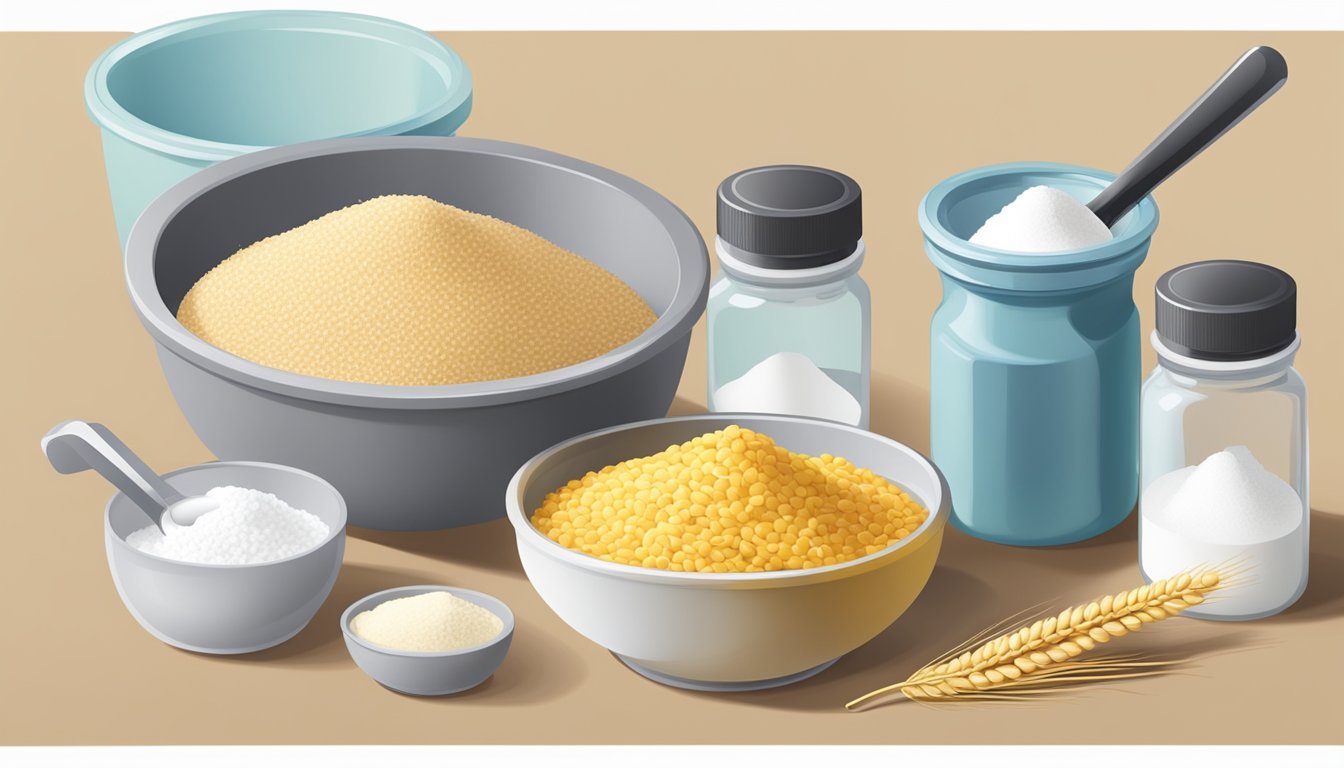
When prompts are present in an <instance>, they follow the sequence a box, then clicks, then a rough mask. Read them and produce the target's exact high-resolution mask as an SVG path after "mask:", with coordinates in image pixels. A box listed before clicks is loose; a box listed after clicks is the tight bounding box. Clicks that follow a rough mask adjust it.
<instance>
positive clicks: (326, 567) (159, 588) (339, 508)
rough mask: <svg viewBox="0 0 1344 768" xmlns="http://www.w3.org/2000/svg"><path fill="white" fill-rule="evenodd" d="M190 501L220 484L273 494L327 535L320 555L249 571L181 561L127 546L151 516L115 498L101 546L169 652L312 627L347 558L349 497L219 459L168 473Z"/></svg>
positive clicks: (122, 591) (225, 648)
mask: <svg viewBox="0 0 1344 768" xmlns="http://www.w3.org/2000/svg"><path fill="white" fill-rule="evenodd" d="M164 478H166V479H167V480H168V482H169V484H170V485H172V486H173V487H174V488H176V489H178V490H179V491H182V492H183V493H185V494H188V495H191V494H201V493H205V492H206V491H208V490H210V489H211V488H214V487H216V486H223V485H236V486H240V487H243V488H255V489H256V490H259V491H265V492H267V493H273V494H275V495H276V496H278V497H279V498H280V499H282V500H283V501H285V503H287V504H289V505H291V506H293V507H295V508H297V509H302V510H305V511H307V512H310V513H312V514H314V515H317V516H318V517H319V518H321V520H322V522H324V523H326V524H327V527H328V528H330V529H331V531H330V532H329V533H328V534H327V538H326V539H324V540H323V541H322V543H321V544H319V545H318V546H317V547H316V548H314V549H310V550H308V551H307V552H303V553H301V554H298V555H294V556H292V557H287V558H285V559H283V560H273V561H271V562H268V563H252V564H247V565H214V564H207V563H185V562H182V561H180V560H169V559H168V558H164V557H159V556H158V555H151V554H149V553H148V552H142V551H140V550H138V549H136V548H135V547H132V546H131V545H130V544H127V543H126V537H127V536H129V535H130V534H131V533H132V532H133V531H136V530H139V529H141V528H144V527H145V526H147V525H150V521H149V518H148V517H146V516H145V513H144V512H142V511H141V510H140V508H139V507H137V506H136V505H135V503H134V502H133V501H131V500H130V499H129V498H127V496H126V495H125V494H123V493H121V492H120V491H118V492H117V493H116V494H115V495H114V496H113V497H112V500H111V501H109V502H108V503H107V510H106V513H105V514H104V525H103V532H104V539H105V543H106V545H107V564H108V567H109V568H110V569H111V570H112V581H113V583H115V584H116V586H117V594H119V595H121V601H122V602H123V603H125V604H126V609H127V610H128V611H130V612H131V615H132V616H134V617H135V620H136V621H138V622H140V626H142V627H144V628H145V630H146V631H148V632H149V633H150V634H151V635H153V636H155V637H157V638H158V639H160V640H162V641H163V642H165V643H168V644H169V645H172V646H176V647H178V648H182V649H184V650H188V651H195V652H197V653H218V654H234V653H250V652H252V651H260V650H262V649H264V648H270V647H271V646H274V645H279V644H280V643H283V642H284V641H286V640H288V639H289V638H291V637H293V636H294V635H296V634H298V633H299V630H301V629H303V628H304V627H305V626H307V624H308V622H309V620H311V619H312V618H313V614H315V613H317V609H318V608H319V607H320V606H321V605H322V603H323V601H325V600H326V599H327V595H328V594H330V593H331V588H332V586H333V585H334V584H335V583H336V574H337V573H338V572H339V571H340V569H341V558H342V557H343V556H344V554H345V500H344V499H342V498H341V494H340V493H339V492H337V490H336V489H335V488H333V487H332V486H331V484H330V483H328V482H327V481H326V480H323V479H322V478H320V477H318V476H317V475H314V474H310V473H308V472H304V471H303V470H301V469H294V468H293V467H286V466H282V465H279V464H263V463H260V462H251V461H220V462H214V463H211V464H198V465H195V466H191V467H184V468H182V469H178V470H175V471H172V472H169V473H167V474H165V475H164Z"/></svg>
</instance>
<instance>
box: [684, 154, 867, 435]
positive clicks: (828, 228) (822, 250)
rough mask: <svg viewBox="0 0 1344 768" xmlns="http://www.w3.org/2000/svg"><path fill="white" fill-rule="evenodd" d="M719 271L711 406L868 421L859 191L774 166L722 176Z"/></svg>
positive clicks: (711, 329)
mask: <svg viewBox="0 0 1344 768" xmlns="http://www.w3.org/2000/svg"><path fill="white" fill-rule="evenodd" d="M718 214H719V215H718V238H717V240H716V249H717V252H718V257H719V266H720V268H721V275H720V278H719V280H718V281H717V282H716V283H715V284H714V285H713V287H711V289H710V294H709V307H708V312H707V315H708V317H707V321H708V335H709V344H708V355H709V360H708V373H709V408H710V410H712V411H739V412H753V413H777V414H789V415H794V416H805V417H811V418H820V419H829V420H831V421H839V422H842V423H846V424H852V425H855V426H859V427H862V428H867V426H868V410H869V409H868V404H869V366H870V351H869V350H870V335H871V320H870V318H871V304H870V296H869V292H868V286H867V285H866V284H865V283H864V282H863V279H862V278H861V277H859V274H858V272H859V267H860V266H861V265H862V264H863V258H864V250H865V249H864V243H863V239H862V216H861V202H860V190H859V186H858V184H857V183H855V182H854V180H853V179H851V178H849V177H848V176H845V175H844V174H841V173H837V172H835V171H830V170H827V169H824V168H815V167H812V166H798V165H775V166H766V167H762V168H752V169H749V170H746V171H741V172H739V173H736V174H733V175H732V176H729V177H728V178H727V179H725V180H724V182H723V183H722V184H720V185H719V192H718Z"/></svg>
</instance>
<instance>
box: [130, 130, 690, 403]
mask: <svg viewBox="0 0 1344 768" xmlns="http://www.w3.org/2000/svg"><path fill="white" fill-rule="evenodd" d="M408 149H409V150H419V151H441V152H463V153H470V154H477V155H487V156H495V157H502V158H506V159H508V160H511V161H517V162H523V163H531V164H536V165H542V166H547V167H550V168H553V169H555V170H558V171H562V172H566V173H570V174H573V175H575V176H579V177H582V178H585V179H588V180H590V181H592V182H596V183H598V184H601V185H603V186H606V187H609V188H611V189H613V190H615V191H617V192H619V193H621V194H624V195H625V196H626V197H629V198H631V199H633V200H634V201H635V202H636V203H638V204H639V205H640V206H642V207H643V208H645V209H646V210H648V211H649V213H650V214H651V215H653V216H654V218H655V219H656V220H657V221H658V223H659V224H660V225H661V227H662V229H663V232H664V234H665V235H666V236H667V238H668V239H669V240H670V241H671V245H672V250H673V252H674V253H675V255H676V260H677V264H678V274H677V285H676V289H675V292H674V293H673V296H672V301H671V302H670V304H669V305H668V308H667V310H666V311H664V312H662V313H661V314H659V315H658V317H657V319H656V320H654V322H653V324H652V325H650V326H649V327H648V328H646V329H645V330H644V332H643V333H641V334H639V335H638V336H636V337H635V338H633V339H631V340H630V341H628V342H626V343H625V344H622V345H621V346H619V347H616V348H615V349H613V350H611V351H609V352H607V353H605V354H603V355H599V356H598V357H594V358H590V359H588V360H584V361H582V362H579V363H575V364H573V365H569V366H565V367H563V368H557V369H554V370H551V371H544V372H542V373H537V374H532V375H530V376H520V377H516V378H511V379H495V380H488V381H480V382H470V383H465V384H445V385H436V386H399V385H392V384H365V383H359V382H348V381H339V380H336V379H324V378H319V377H316V376H307V375H304V374H299V373H292V372H289V371H284V370H280V369H278V368H271V367H269V366H265V365H261V364H259V363H254V362H252V361H250V360H245V359H243V358H241V357H238V356H237V355H233V354H231V353H229V352H226V351H224V350H222V349H220V348H219V347H216V346H214V345H211V344H209V343H207V342H205V341H203V340H202V339H200V338H199V337H198V336H196V335H195V334H193V333H191V332H190V331H188V330H187V329H186V328H185V327H184V326H183V325H182V324H181V323H179V322H178V321H177V318H176V317H175V316H174V315H173V313H172V312H171V311H169V309H168V307H167V305H166V304H165V303H164V301H163V298H162V296H160V295H159V291H158V287H157V281H156V279H155V277H154V261H155V258H156V255H157V250H158V241H159V238H160V236H161V235H162V232H163V229H164V227H166V226H167V225H168V223H169V222H171V221H172V220H173V218H174V217H175V216H176V215H177V213H178V212H180V211H181V210H182V209H183V208H185V207H186V206H188V205H190V204H191V203H192V202H194V201H195V200H196V199H197V198H198V197H200V196H201V195H203V194H205V193H206V192H208V191H209V190H211V189H214V188H215V187H217V186H220V185H222V184H224V183H227V182H229V181H231V180H233V179H236V178H239V177H241V176H245V175H247V174H250V173H252V172H254V171H258V170H261V169H264V168H269V167H272V166H277V165H282V164H286V163H290V162H298V161H303V160H308V159H310V158H314V157H321V156H326V155H342V154H353V153H364V152H378V151H395V150H408ZM579 255H582V254H579ZM124 261H125V270H124V273H125V279H126V287H127V291H128V292H129V293H130V296H131V303H132V305H133V306H134V307H135V311H136V314H138V315H139V316H140V321H141V323H142V324H144V326H145V327H146V329H147V330H148V331H149V333H150V335H151V336H152V337H153V338H154V340H155V341H156V342H157V343H158V345H159V346H160V347H161V348H164V349H166V351H169V352H172V353H173V354H175V355H177V356H178V357H181V358H183V359H184V360H185V361H187V362H189V363H191V364H193V365H195V366H196V367H198V368H201V369H204V370H206V371H208V372H210V373H212V374H215V375H216V376H220V377H222V378H224V379H226V380H229V381H232V382H236V383H238V384H243V385H245V386H249V387H253V388H255V389H259V390H262V391H265V392H271V393H275V394H281V395H287V396H290V397H294V398H297V399H300V400H308V401H316V402H323V403H331V404H335V405H354V406H366V407H375V408H384V409H388V408H390V409H407V410H422V409H443V408H475V407H480V406H487V405H503V404H506V403H513V402H518V401H522V400H533V399H537V398H540V397H544V396H547V395H552V394H558V393H560V392H565V391H568V390H571V389H577V388H579V387H583V386H587V385H589V384H591V383H593V382H596V381H601V380H603V379H606V378H609V377H611V376H614V375H616V374H618V373H621V372H623V371H626V370H629V369H631V368H633V367H635V366H637V365H640V364H642V363H644V362H645V361H647V360H649V359H651V358H653V357H654V356H656V355H658V354H659V353H661V352H663V351H664V350H666V349H667V348H668V347H670V346H672V345H673V344H675V343H677V342H678V341H679V340H681V339H682V338H683V337H685V336H687V335H689V334H690V332H691V329H692V327H693V326H694V325H695V323H696V321H697V320H698V319H699V317H700V314H701V313H702V312H703V310H704V307H705V304H706V302H707V300H708V297H709V277H710V267H709V252H708V249H707V248H706V246H705V243H704V240H703V239H702V238H701V237H700V232H699V230H698V229H696V227H695V224H694V223H693V222H692V221H691V220H690V218H689V217H688V216H687V215H686V214H685V213H684V212H682V211H681V209H679V208H678V207H677V206H675V205H673V204H672V202H671V201H669V200H668V199H667V198H665V197H663V196H662V195H660V194H659V193H657V192H655V191H654V190H653V189H651V188H649V187H647V186H645V185H644V184H641V183H640V182H637V181H635V180H634V179H631V178H630V177H628V176H624V175H622V174H619V173H616V172H615V171H611V170H608V169H606V168H602V167H601V166H597V165H594V164H592V163H588V162H585V161H582V160H578V159H576V158H572V157H568V156H566V155H561V154H558V153H555V152H551V151H549V150H544V149H539V148H537V147H531V146H527V145H524V144H514V143H510V142H504V141H496V140H493V139H474V138H462V137H457V136H452V137H444V136H371V137H361V138H345V139H322V140H318V141H310V142H304V143H301V144H292V145H287V146H282V147H275V148H273V149H264V150H261V151H259V152H253V153H250V154H246V155H241V156H239V157H234V158H231V159H229V160H225V161H223V162H221V163H217V164H215V165H212V166H210V167H208V168H205V169H203V170H200V171H197V172H196V173H195V174H192V175H191V176H189V177H187V178H186V179H184V180H183V181H181V182H179V183H178V184H176V185H174V186H173V187H171V188H169V189H168V190H167V191H166V192H164V193H163V194H161V195H160V196H159V197H158V198H156V199H155V200H154V201H153V202H151V203H150V204H149V206H148V207H146V208H145V210H144V212H143V213H142V214H141V215H140V218H139V219H138V220H137V221H136V223H135V225H134V226H133V227H132V228H131V233H130V236H129V237H128V238H127V241H126V251H125V260H124Z"/></svg>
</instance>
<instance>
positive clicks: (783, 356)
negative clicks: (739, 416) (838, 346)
mask: <svg viewBox="0 0 1344 768" xmlns="http://www.w3.org/2000/svg"><path fill="white" fill-rule="evenodd" d="M714 410H716V411H741V412H745V413H778V414H784V415H789V416H807V417H810V418H814V419H829V420H831V421H839V422H843V423H845V424H855V425H857V424H858V423H859V422H860V420H862V418H863V407H862V406H860V405H859V401H858V400H857V399H856V398H855V397H854V396H853V395H851V394H850V393H849V390H847V389H845V388H844V387H843V386H841V385H840V384H838V383H836V381H835V380H834V379H832V378H831V377H830V376H827V375H826V373H825V372H824V371H822V370H821V369H820V368H818V367H817V365H816V364H815V363H813V362H812V360H811V359H809V358H808V357H807V356H806V355H802V354H799V353H797V352H777V353H775V354H773V355H771V356H769V357H767V358H765V359H764V360H762V361H761V362H759V363H757V364H756V365H754V366H752V368H751V370H749V371H747V372H746V373H744V374H742V375H741V376H740V377H738V378H736V379H733V380H732V381H730V382H728V383H727V384H724V385H723V386H721V387H719V388H718V390H716V391H715V392H714Z"/></svg>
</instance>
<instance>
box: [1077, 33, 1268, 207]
mask: <svg viewBox="0 0 1344 768" xmlns="http://www.w3.org/2000/svg"><path fill="white" fill-rule="evenodd" d="M1287 80H1288V62H1286V61H1284V60H1283V56H1281V55H1280V54H1279V52H1278V51H1276V50H1274V49H1273V48H1270V47H1269V46H1267V45H1260V46H1256V47H1255V48H1252V49H1251V50H1249V51H1247V52H1246V53H1245V54H1243V55H1242V57H1241V58H1240V59H1237V61H1236V62H1235V63H1234V64H1233V65H1232V66H1231V67H1230V68H1229V69H1228V70H1227V71H1226V72H1224V73H1223V76H1222V77H1220V78H1218V81H1217V82H1215V83H1214V84H1213V85H1211V86H1209V89H1208V90H1207V91H1205V92H1204V93H1203V95H1201V96H1200V97H1199V98H1198V99H1195V103H1194V104H1191V105H1190V106H1189V107H1187V108H1186V110H1185V111H1184V112H1182V113H1181V116H1180V117H1178V118H1176V120H1175V122H1173V123H1172V124H1171V125H1169V126H1167V130H1165V131H1163V132H1162V135H1161V136H1158V137H1157V138H1156V139H1154V140H1153V143H1152V144H1149V145H1148V148H1147V149H1145V150H1143V152H1141V153H1140V154H1139V156H1138V157H1136V158H1135V159H1134V162H1132V163H1130V164H1129V167H1127V168H1125V170H1124V171H1122V172H1121V173H1120V175H1119V176H1118V177H1116V179H1115V181H1113V182H1111V183H1110V185H1109V186H1107V187H1106V188H1105V189H1103V190H1102V191H1101V193H1100V194H1098V195H1097V196H1096V197H1095V198H1093V199H1092V202H1090V203H1088V204H1087V207H1088V208H1090V209H1092V213H1094V214H1096V216H1097V218H1098V219H1101V222H1102V223H1103V224H1105V225H1106V226H1107V227H1111V226H1114V225H1115V222H1116V221H1119V219H1120V217H1121V216H1124V215H1125V214H1126V213H1128V212H1129V209H1130V208H1133V207H1134V206H1135V205H1137V204H1138V202H1139V201H1140V200H1142V199H1143V198H1144V197H1145V196H1146V195H1147V194H1148V193H1149V192H1152V191H1153V189H1155V188H1156V187H1157V185H1158V184H1161V183H1162V182H1164V181H1166V180H1167V177H1168V176H1170V175H1171V174H1173V173H1175V172H1176V171H1177V170H1178V169H1179V168H1180V167H1181V166H1183V165H1185V164H1186V163H1188V162H1190V160H1191V159H1193V158H1194V156H1195V155H1198V154H1199V153H1200V152H1203V151H1204V149H1205V148H1206V147H1208V146H1209V145H1210V144H1212V143H1213V142H1215V141H1217V140H1218V137H1219V136H1222V135H1223V134H1224V133H1227V131H1228V130H1229V129H1230V128H1231V127H1232V126H1234V125H1236V124H1237V123H1239V122H1241V120H1242V118H1244V117H1246V116H1247V115H1249V114H1250V113H1251V112H1253V111H1255V108H1256V107H1258V106H1260V105H1261V104H1262V103H1263V102H1264V101H1265V99H1268V98H1269V97H1270V96H1273V95H1274V92H1275V91H1277V90H1279V88H1280V87H1282V86H1283V84H1284V82H1285V81H1287Z"/></svg>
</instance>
